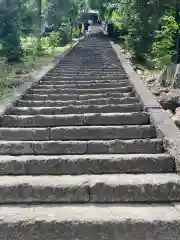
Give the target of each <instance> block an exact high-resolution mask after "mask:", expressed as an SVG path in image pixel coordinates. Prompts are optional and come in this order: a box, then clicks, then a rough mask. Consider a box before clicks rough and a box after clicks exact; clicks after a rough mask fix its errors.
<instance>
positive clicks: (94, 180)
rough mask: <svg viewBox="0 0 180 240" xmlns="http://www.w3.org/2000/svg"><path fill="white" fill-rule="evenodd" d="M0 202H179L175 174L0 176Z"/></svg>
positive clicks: (178, 181)
mask: <svg viewBox="0 0 180 240" xmlns="http://www.w3.org/2000/svg"><path fill="white" fill-rule="evenodd" d="M0 191H1V194H0V203H33V202H34V203H37V202H38V203H40V202H44V203H57V202H58V203H62V202H63V203H69V202H72V203H73V202H74V203H81V202H85V203H87V202H93V203H124V202H125V203H130V202H131V203H133V202H148V203H149V202H156V203H157V202H166V203H168V202H169V201H180V176H179V175H178V174H172V173H171V174H168V173H166V174H158V173H156V174H103V175H76V176H71V175H61V176H52V175H51V176H50V175H46V176H0Z"/></svg>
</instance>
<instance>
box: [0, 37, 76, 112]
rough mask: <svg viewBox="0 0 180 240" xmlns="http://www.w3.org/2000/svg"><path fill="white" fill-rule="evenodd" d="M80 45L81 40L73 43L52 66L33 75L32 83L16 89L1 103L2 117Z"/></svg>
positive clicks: (59, 55) (26, 82) (43, 68)
mask: <svg viewBox="0 0 180 240" xmlns="http://www.w3.org/2000/svg"><path fill="white" fill-rule="evenodd" d="M78 43H79V40H78V41H76V42H75V43H73V44H72V45H71V46H70V47H69V48H68V49H66V50H65V51H64V52H62V53H60V54H58V55H57V56H55V57H54V59H53V61H52V63H51V64H49V65H47V66H43V67H42V68H41V69H40V70H37V71H35V72H33V73H32V74H31V78H30V81H25V82H24V83H23V84H21V85H20V86H18V87H17V88H15V89H14V91H13V93H12V94H11V96H10V97H9V98H6V99H5V100H4V101H3V102H1V103H0V116H1V115H3V114H4V113H5V112H6V111H7V110H9V109H10V108H11V107H12V106H13V105H14V104H15V103H16V101H18V100H20V99H21V97H22V96H23V95H24V94H25V93H26V92H27V91H28V90H29V89H31V88H32V87H33V86H35V85H36V84H37V83H38V82H40V80H41V79H42V78H43V77H44V75H46V74H47V73H48V72H49V71H51V70H52V69H54V68H55V67H56V66H57V65H58V64H59V62H60V61H61V60H62V59H63V58H64V57H65V56H67V55H68V54H69V53H70V52H71V51H72V50H73V49H74V48H75V46H76V45H77V44H78Z"/></svg>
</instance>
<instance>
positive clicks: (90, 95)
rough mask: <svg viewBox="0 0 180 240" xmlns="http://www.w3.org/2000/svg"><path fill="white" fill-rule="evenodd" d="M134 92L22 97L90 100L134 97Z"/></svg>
mask: <svg viewBox="0 0 180 240" xmlns="http://www.w3.org/2000/svg"><path fill="white" fill-rule="evenodd" d="M133 96H134V93H133V92H130V93H104V94H102V93H101V94H99V93H97V94H84V95H78V94H26V95H24V96H23V97H22V99H23V100H63V101H65V100H81V101H82V100H88V99H94V98H96V99H98V98H109V97H115V98H122V97H133Z"/></svg>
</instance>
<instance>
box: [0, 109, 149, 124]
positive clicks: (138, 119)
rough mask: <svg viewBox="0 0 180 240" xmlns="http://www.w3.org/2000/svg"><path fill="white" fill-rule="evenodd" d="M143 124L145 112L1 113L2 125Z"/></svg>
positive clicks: (147, 119)
mask: <svg viewBox="0 0 180 240" xmlns="http://www.w3.org/2000/svg"><path fill="white" fill-rule="evenodd" d="M127 124H128V125H136V124H137V125H140V124H141V125H143V124H149V115H148V113H145V112H132V113H102V114H96V113H92V114H88V113H86V114H69V115H63V114H62V115H55V116H53V115H36V116H33V115H30V116H29V115H24V116H17V115H3V116H2V117H1V126H2V127H58V126H79V125H81V126H83V125H88V126H90V125H104V126H106V125H127Z"/></svg>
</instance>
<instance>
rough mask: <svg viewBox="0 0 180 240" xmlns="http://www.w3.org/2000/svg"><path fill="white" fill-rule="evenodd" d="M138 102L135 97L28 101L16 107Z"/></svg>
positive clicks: (21, 102)
mask: <svg viewBox="0 0 180 240" xmlns="http://www.w3.org/2000/svg"><path fill="white" fill-rule="evenodd" d="M135 102H138V99H137V98H135V97H125V98H99V99H90V100H82V101H75V100H70V101H51V100H46V101H28V100H19V101H18V102H17V103H16V106H18V107H19V106H20V107H43V106H44V107H56V106H59V107H62V106H68V105H86V104H87V105H91V104H95V105H103V104H105V105H106V104H125V103H126V104H130V103H135Z"/></svg>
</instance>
